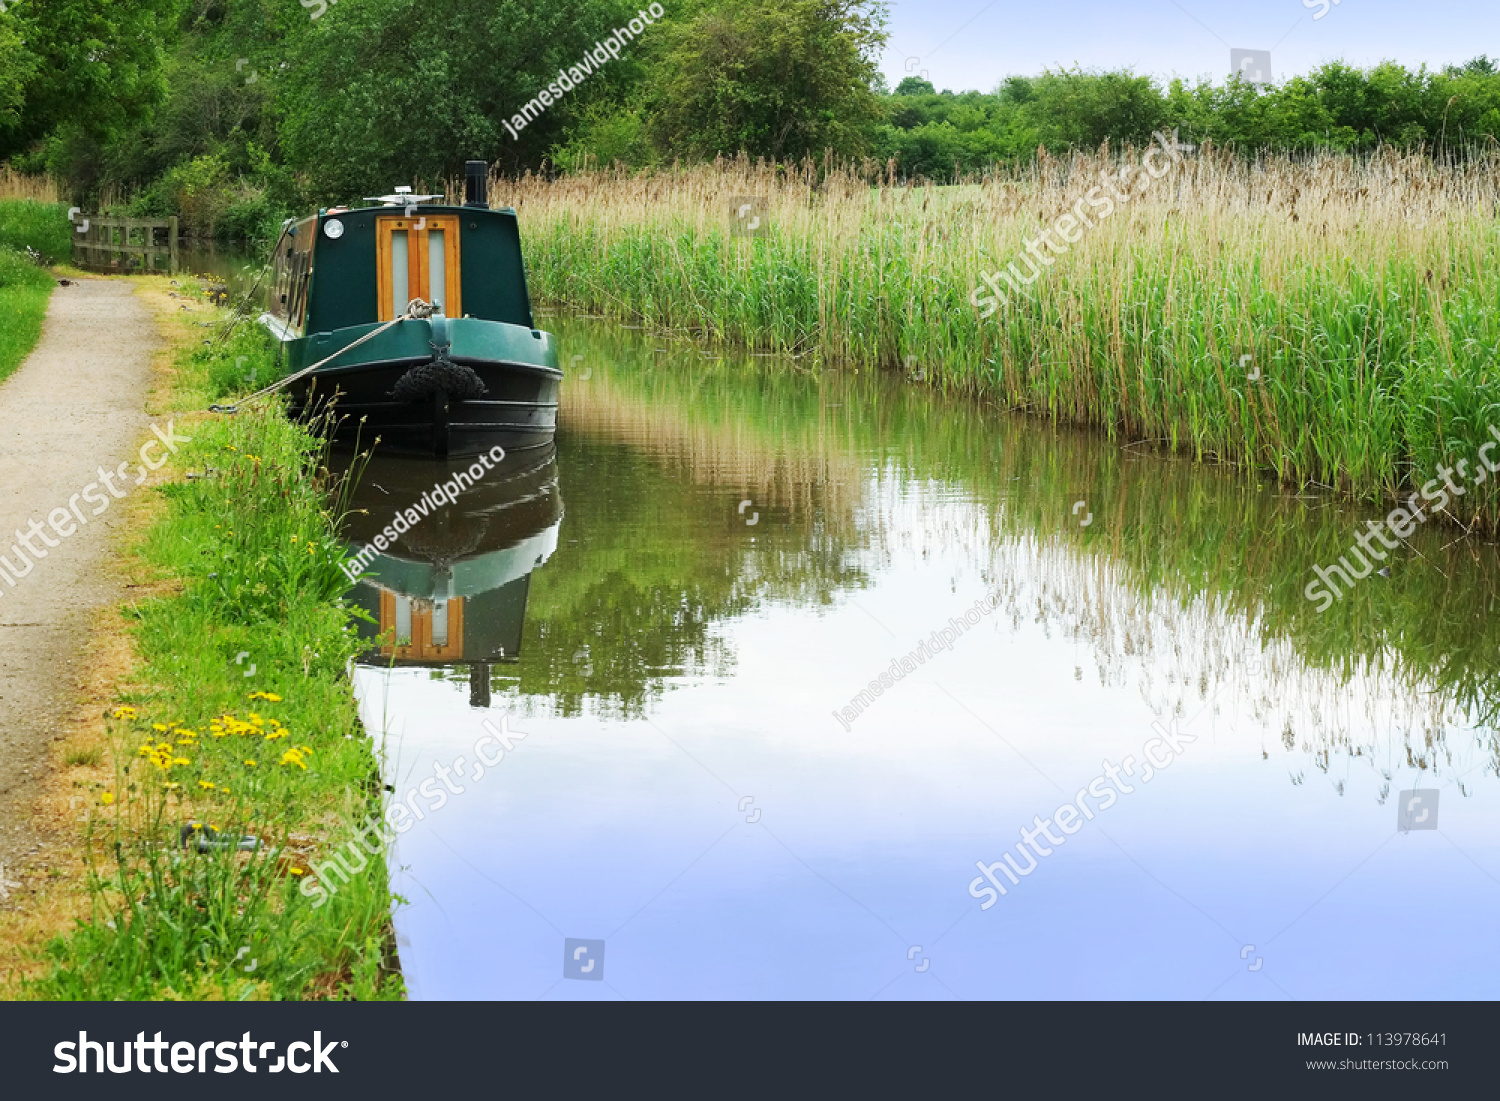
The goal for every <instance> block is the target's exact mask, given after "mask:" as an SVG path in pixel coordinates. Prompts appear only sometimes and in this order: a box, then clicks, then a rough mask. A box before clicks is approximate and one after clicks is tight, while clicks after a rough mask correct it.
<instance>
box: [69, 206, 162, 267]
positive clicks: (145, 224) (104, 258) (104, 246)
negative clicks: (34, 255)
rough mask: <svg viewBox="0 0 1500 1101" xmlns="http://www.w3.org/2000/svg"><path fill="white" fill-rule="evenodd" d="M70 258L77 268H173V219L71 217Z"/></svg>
mask: <svg viewBox="0 0 1500 1101" xmlns="http://www.w3.org/2000/svg"><path fill="white" fill-rule="evenodd" d="M73 259H74V261H75V262H76V263H77V264H78V266H79V267H81V268H110V269H120V270H127V271H129V270H137V271H155V270H158V269H160V270H165V271H176V270H177V219H176V218H166V219H162V220H156V219H152V218H98V217H95V218H84V217H83V216H82V215H81V214H80V215H75V216H74V223H73Z"/></svg>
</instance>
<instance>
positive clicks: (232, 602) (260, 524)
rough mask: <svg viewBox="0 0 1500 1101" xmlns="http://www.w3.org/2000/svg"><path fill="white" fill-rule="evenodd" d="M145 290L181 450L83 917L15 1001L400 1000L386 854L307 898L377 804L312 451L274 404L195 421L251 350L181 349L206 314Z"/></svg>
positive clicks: (325, 494)
mask: <svg viewBox="0 0 1500 1101" xmlns="http://www.w3.org/2000/svg"><path fill="white" fill-rule="evenodd" d="M154 282H156V283H159V284H160V287H159V288H158V289H157V290H156V291H155V292H154V296H155V297H156V298H157V299H158V303H157V304H158V305H159V307H160V308H161V312H162V321H163V324H164V326H167V327H169V328H170V329H171V335H172V337H173V339H174V340H175V341H176V343H177V345H178V347H179V348H180V349H182V350H181V351H180V352H179V354H178V358H177V361H176V363H175V365H174V369H173V371H172V372H171V381H170V394H169V395H168V396H167V398H166V400H165V401H163V402H160V403H159V404H160V405H161V406H162V408H161V410H160V412H159V413H158V415H157V416H156V418H155V419H156V423H157V424H158V425H159V426H160V427H162V428H164V429H165V428H166V426H167V424H168V422H169V421H174V422H175V425H176V432H177V434H178V435H179V436H187V437H189V438H190V440H189V442H184V443H181V444H180V449H179V451H178V453H177V455H176V457H175V458H174V459H172V461H171V462H169V463H168V464H167V465H166V466H165V467H164V468H163V469H162V470H161V471H160V472H159V473H158V474H157V475H155V476H154V477H153V478H152V480H151V482H150V483H148V486H149V491H150V492H152V493H154V494H156V495H158V497H159V501H158V502H157V505H156V507H155V509H154V513H155V515H154V519H153V520H152V522H151V523H150V525H149V528H148V529H147V530H146V531H145V532H144V535H143V537H142V538H141V540H140V542H139V545H138V546H137V547H136V548H135V553H136V554H137V556H138V566H139V569H140V571H141V573H142V581H143V585H142V586H141V587H142V588H143V589H144V591H146V592H148V593H149V594H150V595H148V596H146V597H145V598H143V599H140V600H138V601H136V602H134V603H132V604H131V605H130V606H129V607H128V608H126V609H125V610H124V614H125V616H126V618H127V619H128V620H129V622H130V631H131V634H132V635H133V641H134V643H135V647H136V651H137V655H138V664H137V667H136V671H135V674H134V676H133V678H132V679H131V681H130V682H129V683H128V684H127V685H126V686H125V687H124V688H123V690H122V691H121V693H120V696H119V699H118V703H117V704H116V705H114V706H112V707H111V708H110V711H109V716H108V721H107V735H106V739H105V745H104V746H103V752H102V754H101V757H102V768H103V773H102V776H103V777H104V778H102V779H100V780H96V781H95V782H94V784H93V786H92V787H91V789H90V803H91V804H92V809H91V812H90V814H89V816H88V820H87V825H86V827H85V828H84V836H83V837H82V839H81V841H82V844H83V846H84V850H85V853H86V858H87V866H88V873H87V879H88V882H87V888H88V892H89V901H90V909H91V913H90V916H89V918H88V919H87V920H84V921H81V922H79V923H78V924H77V926H76V927H75V928H73V929H72V930H71V931H69V932H68V933H66V934H65V935H62V936H60V937H58V938H57V939H56V940H54V942H53V943H52V944H51V945H50V947H49V949H48V953H47V955H48V961H47V966H46V967H45V968H42V969H33V975H32V977H31V978H30V979H29V980H28V981H27V982H26V984H25V986H24V988H23V992H24V994H25V995H27V996H30V997H36V998H45V999H57V998H88V999H119V998H127V999H134V998H173V997H183V998H194V999H203V998H236V999H244V998H254V999H274V998H340V997H354V998H360V999H370V998H383V997H399V996H400V995H401V990H402V987H401V983H400V981H399V977H398V976H396V975H395V974H394V973H393V972H391V971H389V970H388V969H387V967H386V962H387V931H388V928H389V919H388V914H389V907H390V901H391V900H390V895H389V893H388V888H387V875H386V868H385V863H384V860H383V857H381V856H370V857H368V858H367V859H366V860H363V861H361V862H360V864H361V867H360V869H359V870H358V871H357V872H355V873H354V874H353V875H352V877H351V878H350V880H349V882H347V883H346V884H341V885H338V886H337V889H336V890H335V891H333V892H331V893H323V894H318V895H315V894H313V893H312V892H308V891H304V890H303V889H302V886H303V884H306V883H308V882H309V879H310V877H311V875H312V869H313V868H314V866H315V865H318V864H321V863H322V862H323V861H324V860H325V859H326V858H327V854H328V851H329V849H330V846H332V845H334V844H339V843H345V842H348V841H350V840H351V839H352V838H353V837H354V836H355V834H354V829H355V828H356V826H357V825H358V824H359V823H360V822H361V821H362V820H363V819H364V818H365V817H366V815H368V814H370V813H378V811H379V807H380V785H379V782H378V778H377V771H376V759H375V754H374V752H373V750H372V747H371V744H370V741H369V739H368V737H366V736H365V733H364V731H363V730H362V729H361V726H360V724H359V721H358V717H357V713H356V708H355V704H354V701H353V698H352V696H351V693H350V686H349V682H348V678H347V676H346V665H347V663H348V661H349V660H350V658H351V657H352V656H353V655H354V654H355V653H356V652H358V651H359V650H360V649H361V646H360V644H359V642H358V641H357V639H356V637H355V635H354V632H353V629H352V623H351V619H350V615H351V613H350V612H349V611H348V610H347V609H346V608H345V607H344V606H343V605H342V604H341V603H340V601H339V597H340V596H341V594H342V593H343V592H344V591H345V590H346V589H347V581H346V580H345V579H344V576H343V574H342V572H341V571H340V569H339V563H340V561H341V559H342V554H343V550H342V544H341V543H340V542H339V541H338V540H337V538H336V526H337V517H336V515H335V513H334V510H333V509H332V508H331V506H330V496H329V493H330V489H331V487H330V486H329V485H328V484H327V482H326V479H325V478H324V477H323V476H322V475H321V474H320V470H321V457H322V447H321V444H320V442H319V441H318V440H317V439H316V438H315V437H314V436H312V435H310V434H309V433H308V432H307V431H306V430H305V429H303V428H301V427H299V426H296V425H293V424H291V423H289V422H288V421H287V420H286V419H285V418H284V417H282V416H281V415H280V414H279V412H278V411H276V409H275V408H274V407H273V408H271V409H269V410H263V411H261V412H246V413H243V414H241V415H239V416H234V417H205V416H200V415H195V414H194V412H193V411H195V410H201V409H203V408H204V407H205V406H206V404H207V403H208V401H209V400H212V399H214V398H220V397H223V396H225V395H226V393H227V392H229V391H230V390H231V389H232V388H233V387H235V386H236V385H238V383H239V381H240V380H241V379H242V378H243V374H244V372H246V371H247V370H248V366H247V364H251V365H258V366H259V367H260V377H262V378H264V377H265V375H266V374H268V373H269V371H270V358H269V354H268V349H267V348H266V347H265V345H264V343H263V342H262V341H261V339H260V338H259V337H258V336H257V335H256V334H255V333H254V332H247V333H246V334H245V335H243V336H241V337H237V338H236V339H235V340H234V341H232V342H231V343H230V344H229V345H228V346H226V347H223V348H222V349H218V350H216V351H211V350H209V349H206V348H199V349H198V350H196V351H194V350H192V349H193V348H194V346H195V345H197V344H198V339H199V337H200V336H201V334H202V330H201V329H198V328H197V327H196V324H195V323H194V319H195V318H198V317H202V316H204V308H203V307H199V308H198V309H196V310H194V311H192V312H187V313H179V311H178V303H177V301H175V300H168V299H166V297H165V294H164V293H162V292H163V290H164V288H165V280H157V281H154ZM147 297H148V298H150V297H152V295H151V294H148V295H147ZM245 357H248V359H247V358H245ZM190 472H191V473H193V474H195V475H196V476H195V477H191V478H190V477H188V475H189V473H190ZM146 491H147V490H145V489H143V490H135V491H134V492H137V493H140V492H146ZM244 838H255V839H256V841H257V843H258V844H256V847H253V848H248V849H243V850H242V849H239V848H237V847H236V846H235V844H234V842H238V841H240V840H241V839H244ZM199 839H207V840H205V841H203V842H202V843H200V840H199Z"/></svg>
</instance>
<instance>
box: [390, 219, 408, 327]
mask: <svg viewBox="0 0 1500 1101" xmlns="http://www.w3.org/2000/svg"><path fill="white" fill-rule="evenodd" d="M406 238H407V234H406V231H405V230H396V231H395V232H393V233H392V234H391V314H390V316H391V317H400V316H401V315H402V314H404V313H405V312H406V305H407V303H408V302H410V301H411V298H410V296H409V295H408V293H407V291H408V288H409V287H410V285H411V282H410V260H409V257H408V250H407V240H406Z"/></svg>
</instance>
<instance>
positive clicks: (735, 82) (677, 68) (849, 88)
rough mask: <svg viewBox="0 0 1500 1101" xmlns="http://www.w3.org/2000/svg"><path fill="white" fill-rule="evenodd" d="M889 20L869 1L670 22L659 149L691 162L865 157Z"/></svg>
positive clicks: (836, 0)
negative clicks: (827, 154) (741, 156)
mask: <svg viewBox="0 0 1500 1101" xmlns="http://www.w3.org/2000/svg"><path fill="white" fill-rule="evenodd" d="M883 17H884V10H883V9H882V8H881V7H880V5H879V4H876V3H871V2H869V0H749V2H747V3H743V4H730V5H723V6H716V7H712V8H704V9H703V10H700V11H698V12H696V13H695V14H692V15H691V16H682V17H678V18H674V19H670V20H664V21H663V26H662V35H663V38H664V44H663V47H662V51H661V59H660V64H659V66H658V67H657V68H656V69H654V70H653V72H652V74H651V78H650V81H651V86H650V90H649V92H648V95H649V97H650V101H651V104H652V119H653V128H654V130H655V133H656V140H657V143H658V145H659V146H660V147H661V149H662V150H663V151H664V152H666V153H667V154H668V155H670V156H687V157H693V158H712V157H714V156H717V155H719V154H726V155H731V156H732V155H734V154H736V153H739V152H741V151H743V152H746V153H748V154H749V155H750V156H751V157H766V158H768V159H773V160H791V161H796V160H800V159H802V158H803V157H804V156H807V155H809V154H813V155H816V154H819V153H821V152H822V151H823V150H825V149H832V150H833V151H834V152H835V153H839V154H844V155H853V154H858V153H863V152H865V151H866V150H867V148H868V146H869V138H870V135H871V132H872V128H873V126H874V124H875V122H876V121H877V120H878V118H879V114H880V102H879V99H878V98H877V97H876V95H875V93H874V92H873V91H872V90H871V85H872V83H873V81H874V78H875V72H876V70H875V63H874V57H875V55H876V54H877V53H878V51H879V50H880V49H881V48H882V47H883V46H884V45H885V41H886V33H885V30H884V25H883Z"/></svg>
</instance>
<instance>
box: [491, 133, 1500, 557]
mask: <svg viewBox="0 0 1500 1101" xmlns="http://www.w3.org/2000/svg"><path fill="white" fill-rule="evenodd" d="M1142 152H1144V151H1142V150H1133V149H1128V148H1127V149H1122V150H1117V151H1114V152H1111V151H1109V150H1107V149H1105V150H1101V151H1100V152H1098V153H1097V154H1093V155H1076V156H1073V157H1071V158H1068V159H1064V160H1058V159H1053V158H1048V157H1045V156H1043V157H1041V158H1040V159H1039V160H1038V161H1037V162H1036V163H1034V164H1033V165H1031V166H1028V167H1026V168H1022V169H1016V170H1011V171H997V172H995V173H994V174H991V175H989V176H987V177H985V178H984V179H982V180H974V181H970V182H968V183H963V184H959V185H955V186H950V187H936V186H926V185H921V184H914V183H910V182H904V183H903V182H898V181H895V180H893V179H892V178H890V177H889V176H888V175H881V174H880V173H879V172H878V171H875V170H872V169H868V168H867V169H865V170H856V169H853V168H849V167H842V168H840V167H829V166H822V167H817V166H813V165H812V164H804V165H801V166H795V167H788V166H775V165H766V164H757V165H752V164H750V163H749V162H747V161H745V160H743V159H742V160H739V161H732V162H718V163H716V164H713V165H706V166H700V167H696V168H692V169H686V170H672V171H662V172H656V173H639V174H631V173H626V172H623V171H605V172H596V173H588V174H581V175H575V176H567V177H562V178H559V179H556V180H551V181H549V180H546V179H543V178H540V177H535V176H527V177H524V178H522V179H520V180H504V179H497V180H495V181H494V192H495V194H496V195H497V197H498V198H499V199H500V201H501V202H506V203H509V204H510V205H513V206H515V207H516V208H517V209H518V211H519V212H520V213H521V225H522V228H523V232H524V233H525V234H526V238H527V245H528V263H529V270H530V274H531V280H532V284H533V289H534V290H535V291H536V292H538V294H539V295H540V296H541V297H542V298H544V299H547V300H550V301H555V302H560V303H565V304H568V305H570V306H573V307H576V308H581V309H584V310H587V311H590V312H596V313H603V314H605V315H608V316H612V317H616V318H630V319H635V320H638V321H639V322H641V323H644V324H646V325H650V326H655V327H661V328H665V329H673V330H679V331H683V332H689V333H692V334H693V335H695V336H698V337H700V338H702V339H706V340H708V341H710V342H723V343H733V344H742V345H746V346H748V347H750V348H752V349H754V350H757V351H766V352H781V353H788V354H791V355H794V356H798V357H805V358H804V362H805V363H809V364H812V365H817V364H832V365H867V366H878V367H882V368H895V369H901V370H905V371H908V372H910V373H912V374H913V375H915V376H917V377H919V378H922V379H925V380H927V381H929V382H931V383H933V384H936V385H938V386H940V387H943V388H945V389H950V390H957V391H961V392H969V393H974V394H981V395H986V396H989V397H992V398H994V399H998V400H999V401H1001V402H1003V403H1004V404H1005V405H1007V406H1009V407H1013V408H1018V409H1025V410H1029V411H1032V412H1036V413H1041V414H1044V415H1047V416H1049V417H1051V418H1054V419H1056V420H1059V421H1066V422H1071V423H1079V424H1089V425H1095V426H1100V427H1103V428H1106V429H1107V430H1109V431H1110V432H1111V433H1112V434H1114V435H1117V436H1119V437H1123V438H1125V439H1128V440H1130V441H1132V442H1135V441H1143V440H1150V441H1155V442H1158V443H1160V444H1162V445H1165V446H1168V447H1172V448H1175V449H1180V450H1183V451H1185V452H1187V453H1190V454H1192V455H1193V456H1195V457H1197V458H1199V459H1209V460H1216V461H1220V462H1227V463H1233V464H1238V465H1249V466H1255V467H1259V468H1263V469H1265V470H1267V471H1270V472H1273V473H1274V474H1275V475H1276V476H1277V477H1279V478H1280V479H1282V480H1284V481H1287V482H1292V483H1301V484H1319V485H1324V486H1328V487H1332V488H1336V489H1338V490H1340V491H1343V492H1346V493H1350V494H1353V495H1357V496H1361V497H1367V498H1377V497H1389V496H1393V495H1395V494H1397V493H1398V492H1401V491H1403V490H1408V491H1409V487H1411V486H1420V485H1422V484H1424V483H1425V482H1427V481H1428V480H1429V479H1430V478H1432V477H1435V476H1436V473H1437V470H1436V468H1437V466H1438V464H1440V463H1446V464H1448V465H1450V466H1451V465H1452V464H1453V463H1454V462H1455V461H1456V460H1457V459H1458V458H1464V459H1466V460H1467V461H1468V462H1470V463H1475V462H1476V461H1477V460H1476V451H1477V449H1478V447H1479V446H1480V445H1481V444H1482V443H1483V442H1484V441H1485V440H1487V439H1488V438H1489V436H1488V434H1487V431H1486V430H1487V429H1488V428H1489V427H1490V426H1491V425H1494V426H1496V428H1497V431H1500V380H1497V379H1496V378H1494V377H1493V376H1494V374H1495V372H1494V371H1493V370H1492V361H1493V358H1494V351H1493V349H1494V348H1495V346H1496V344H1497V341H1500V309H1497V307H1500V263H1497V261H1500V226H1497V217H1496V214H1497V210H1500V178H1497V174H1496V164H1497V161H1496V159H1495V158H1493V157H1486V158H1478V159H1475V160H1472V161H1470V162H1468V163H1466V164H1464V165H1461V166H1450V165H1444V164H1437V163H1434V162H1433V161H1431V160H1430V159H1428V158H1424V157H1420V156H1407V155H1401V154H1397V153H1395V152H1391V151H1387V152H1383V153H1381V154H1379V155H1377V156H1374V157H1371V158H1367V159H1362V160H1356V159H1353V158H1348V157H1335V156H1329V157H1312V158H1303V159H1291V158H1263V159H1259V160H1254V161H1245V160H1241V159H1238V158H1236V157H1233V156H1231V155H1229V154H1226V153H1223V152H1220V151H1215V150H1213V149H1205V150H1203V151H1200V152H1199V153H1198V154H1197V155H1196V156H1191V157H1188V158H1185V159H1184V160H1182V161H1181V163H1180V164H1179V165H1178V166H1177V167H1176V168H1175V169H1174V170H1173V171H1172V172H1171V173H1169V174H1168V175H1166V176H1165V177H1164V178H1162V179H1160V180H1158V181H1156V182H1155V183H1153V184H1152V185H1151V186H1150V187H1149V189H1147V190H1146V191H1145V192H1144V194H1141V195H1139V196H1138V197H1136V198H1135V199H1134V200H1133V201H1132V202H1131V203H1129V205H1128V206H1124V205H1122V206H1120V207H1119V208H1118V209H1116V210H1115V212H1114V213H1113V214H1112V215H1111V216H1109V217H1107V218H1102V219H1098V220H1096V221H1095V223H1094V224H1093V226H1092V228H1089V229H1087V230H1085V231H1084V233H1083V236H1082V239H1081V240H1079V241H1077V243H1076V244H1073V245H1071V246H1069V247H1068V248H1067V251H1066V254H1065V255H1063V256H1061V257H1059V258H1057V259H1056V260H1055V264H1054V265H1053V266H1052V267H1051V268H1050V270H1047V271H1045V272H1044V273H1043V274H1042V276H1041V277H1040V278H1039V279H1037V280H1036V282H1035V283H1033V284H1032V285H1031V286H1030V287H1029V288H1027V293H1026V294H1025V295H1024V296H1021V295H1017V296H1013V300H1012V301H1011V302H1010V303H1008V304H1006V305H1002V306H1001V308H1000V310H999V312H998V313H996V314H995V315H994V316H992V317H984V316H982V311H981V309H979V308H977V307H976V306H975V305H973V304H972V300H971V293H972V292H974V291H975V290H976V289H980V288H981V287H982V284H981V282H980V276H981V273H982V272H994V271H997V270H1000V269H1005V268H1006V267H1007V265H1009V264H1011V263H1012V262H1014V261H1017V260H1018V259H1019V258H1020V257H1021V256H1022V254H1023V253H1024V251H1025V248H1026V242H1027V241H1028V240H1032V239H1034V238H1036V237H1037V235H1038V234H1039V233H1040V232H1041V231H1042V230H1043V229H1044V228H1046V227H1047V226H1050V225H1052V224H1053V223H1054V222H1055V220H1056V219H1057V217H1058V216H1059V215H1061V214H1063V213H1065V212H1067V211H1068V210H1070V209H1072V208H1073V207H1074V206H1075V205H1076V204H1077V203H1079V202H1080V201H1081V200H1083V199H1084V198H1085V196H1086V195H1087V194H1088V193H1089V191H1090V189H1091V188H1093V187H1095V185H1096V184H1098V183H1099V180H1100V175H1101V173H1104V172H1106V171H1108V172H1117V171H1118V170H1119V169H1120V168H1121V167H1122V166H1123V165H1125V164H1132V165H1138V164H1139V163H1140V160H1141V154H1142ZM746 201H750V202H753V203H754V204H755V207H754V209H755V212H756V213H757V214H758V215H759V217H760V219H761V223H762V225H761V227H760V230H759V232H758V235H754V236H738V235H736V233H735V232H734V230H735V228H736V220H735V217H734V213H733V212H734V211H735V210H736V209H737V208H738V206H739V205H740V204H742V203H744V202H746ZM740 224H741V225H743V224H744V223H743V222H742V223H740ZM1023 270H1024V269H1023ZM985 293H988V291H987V290H986V291H985ZM1246 357H1248V358H1246ZM1496 484H1497V483H1496V482H1495V480H1493V479H1491V480H1489V482H1488V483H1487V484H1486V485H1483V486H1480V487H1478V488H1471V489H1470V492H1469V493H1468V494H1467V495H1465V496H1464V497H1462V498H1461V499H1459V500H1457V501H1456V503H1455V504H1454V506H1453V508H1452V511H1451V515H1452V516H1454V517H1455V518H1457V519H1459V520H1461V521H1462V522H1465V523H1468V524H1471V525H1477V526H1481V527H1484V528H1486V529H1491V530H1493V529H1494V528H1496V527H1497V526H1500V492H1496V491H1495V488H1496Z"/></svg>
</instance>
